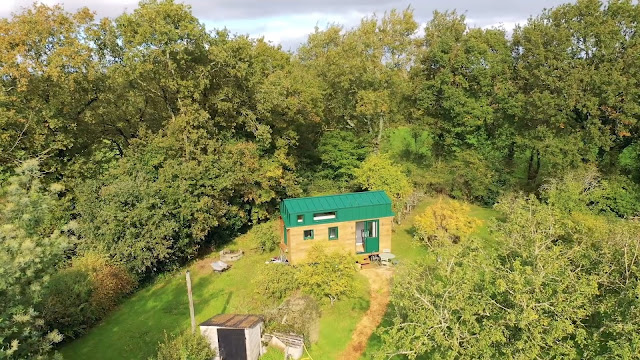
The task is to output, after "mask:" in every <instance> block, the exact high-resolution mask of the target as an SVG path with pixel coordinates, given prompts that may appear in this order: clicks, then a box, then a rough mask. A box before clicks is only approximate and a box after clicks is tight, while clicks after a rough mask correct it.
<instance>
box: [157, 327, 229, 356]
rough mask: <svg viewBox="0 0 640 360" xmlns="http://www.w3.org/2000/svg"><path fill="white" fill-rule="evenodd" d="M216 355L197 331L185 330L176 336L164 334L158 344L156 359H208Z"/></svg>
mask: <svg viewBox="0 0 640 360" xmlns="http://www.w3.org/2000/svg"><path fill="white" fill-rule="evenodd" d="M215 356H216V353H215V351H213V350H212V349H211V347H210V346H209V342H208V341H207V339H205V337H204V336H202V335H200V334H199V333H195V334H192V333H189V332H185V333H183V334H181V335H178V336H171V337H169V336H167V334H166V333H165V334H164V342H162V343H160V344H159V345H158V355H157V358H156V359H157V360H209V359H213V358H214V357H215Z"/></svg>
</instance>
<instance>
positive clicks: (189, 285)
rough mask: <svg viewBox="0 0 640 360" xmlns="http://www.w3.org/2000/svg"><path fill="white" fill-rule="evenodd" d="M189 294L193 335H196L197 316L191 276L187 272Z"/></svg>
mask: <svg viewBox="0 0 640 360" xmlns="http://www.w3.org/2000/svg"><path fill="white" fill-rule="evenodd" d="M187 294H189V314H190V315H191V333H192V334H195V333H196V315H195V311H194V310H193V293H192V292H191V274H190V273H189V270H187Z"/></svg>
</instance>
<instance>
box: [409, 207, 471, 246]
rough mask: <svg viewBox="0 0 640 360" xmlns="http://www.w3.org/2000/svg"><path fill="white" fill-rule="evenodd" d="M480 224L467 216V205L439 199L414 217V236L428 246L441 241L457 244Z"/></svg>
mask: <svg viewBox="0 0 640 360" xmlns="http://www.w3.org/2000/svg"><path fill="white" fill-rule="evenodd" d="M481 223H482V221H480V220H478V219H475V218H473V217H471V216H469V205H467V204H466V203H463V202H460V201H455V200H448V201H447V200H443V199H440V200H439V201H438V202H437V203H435V204H433V205H431V206H429V207H428V208H427V209H426V210H425V212H423V213H422V214H420V215H418V216H416V219H415V225H414V226H415V235H416V237H417V238H418V239H419V240H421V241H423V242H426V243H427V244H430V245H431V244H433V243H435V242H442V241H450V242H453V243H458V242H459V241H460V240H462V239H464V238H466V237H467V236H469V234H471V233H472V232H473V231H474V230H475V229H476V228H477V227H478V226H479V225H480V224H481Z"/></svg>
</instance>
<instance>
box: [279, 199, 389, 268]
mask: <svg viewBox="0 0 640 360" xmlns="http://www.w3.org/2000/svg"><path fill="white" fill-rule="evenodd" d="M280 216H281V222H280V225H281V242H282V244H283V245H284V246H282V247H283V248H284V249H285V250H286V252H287V258H288V260H289V262H290V263H292V264H296V263H299V262H300V261H302V260H304V258H306V257H307V255H308V253H309V251H310V250H311V248H312V247H313V246H314V245H315V244H322V246H323V247H325V248H327V249H328V250H339V251H346V252H350V253H353V254H364V255H374V254H378V253H380V252H383V251H384V252H390V251H391V230H392V221H393V216H394V213H393V211H392V210H391V199H390V198H389V196H388V195H387V194H386V193H385V192H384V191H364V192H356V193H347V194H338V195H328V196H315V197H306V198H293V199H285V200H283V201H282V202H281V204H280Z"/></svg>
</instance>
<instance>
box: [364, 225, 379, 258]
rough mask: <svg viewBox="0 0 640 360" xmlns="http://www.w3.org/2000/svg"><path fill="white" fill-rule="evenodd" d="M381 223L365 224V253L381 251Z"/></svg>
mask: <svg viewBox="0 0 640 360" xmlns="http://www.w3.org/2000/svg"><path fill="white" fill-rule="evenodd" d="M379 227H380V222H379V221H378V220H369V221H365V222H364V252H366V253H374V252H379V251H380V228H379Z"/></svg>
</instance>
